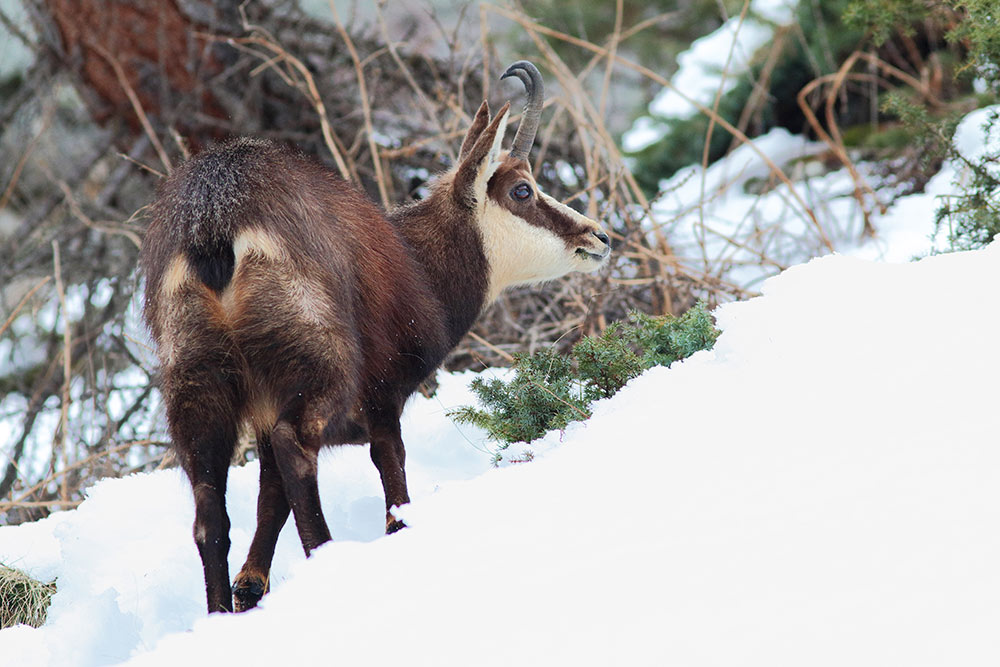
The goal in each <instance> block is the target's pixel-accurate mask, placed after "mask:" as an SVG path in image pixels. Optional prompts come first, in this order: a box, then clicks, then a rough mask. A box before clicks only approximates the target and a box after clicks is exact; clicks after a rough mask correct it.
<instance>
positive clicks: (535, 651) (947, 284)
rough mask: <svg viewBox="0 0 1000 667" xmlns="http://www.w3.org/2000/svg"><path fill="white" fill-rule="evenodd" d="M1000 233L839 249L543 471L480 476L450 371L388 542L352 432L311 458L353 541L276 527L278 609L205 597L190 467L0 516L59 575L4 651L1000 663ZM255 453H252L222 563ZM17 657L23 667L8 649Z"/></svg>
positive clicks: (555, 443)
mask: <svg viewBox="0 0 1000 667" xmlns="http://www.w3.org/2000/svg"><path fill="white" fill-rule="evenodd" d="M998 281H1000V244H994V245H992V246H990V247H989V248H987V249H984V250H980V251H976V252H967V253H960V254H952V255H940V256H934V257H929V258H926V259H923V260H921V261H918V262H908V263H889V262H874V261H870V260H864V259H859V258H855V257H847V256H837V255H833V256H828V257H825V258H821V259H817V260H813V261H811V262H809V263H808V264H805V265H800V266H796V267H793V268H791V269H789V270H787V271H785V272H783V273H782V274H781V275H780V276H778V277H775V278H771V279H769V280H767V281H766V282H765V283H764V284H763V286H762V296H760V297H758V298H754V299H751V300H749V301H745V302H740V303H732V304H727V305H725V306H722V307H720V308H719V309H718V310H717V311H716V317H717V320H718V323H719V326H720V327H721V328H722V329H723V334H722V336H721V337H720V338H719V340H718V342H717V344H716V347H715V349H714V350H713V351H710V352H702V353H699V354H696V355H695V356H694V357H692V358H690V359H688V360H687V361H685V362H682V363H679V364H675V365H674V366H673V367H672V368H671V369H662V368H661V369H654V370H652V371H649V372H647V373H646V374H644V375H643V376H641V377H639V378H637V379H635V380H634V381H633V382H631V383H630V384H629V385H628V386H627V387H626V388H625V389H623V390H622V391H621V392H620V393H619V394H618V395H617V396H615V397H613V398H611V399H608V400H606V401H602V402H601V403H599V404H597V405H596V408H595V413H594V416H593V417H592V418H591V419H590V420H589V421H587V422H585V423H577V424H573V425H571V426H570V427H569V428H567V429H566V431H565V432H563V433H552V434H549V435H548V436H547V437H546V439H545V441H544V442H543V443H541V446H540V447H539V449H538V451H539V452H540V454H539V455H537V456H536V458H535V460H534V461H533V462H531V463H527V464H519V465H513V466H509V467H505V468H500V469H492V468H490V466H489V459H490V457H489V453H488V452H487V451H486V450H487V449H488V447H489V446H490V445H489V444H488V443H486V442H485V441H484V440H483V435H482V433H480V432H478V431H476V430H475V429H472V428H469V427H462V428H461V429H460V428H459V427H457V426H455V425H454V424H452V423H451V422H450V421H449V420H448V419H447V418H446V417H445V416H444V414H443V413H444V410H445V409H446V408H447V407H452V406H456V405H460V404H463V403H468V402H471V401H472V398H471V396H470V395H469V394H468V390H467V389H466V387H467V385H468V382H469V380H470V377H471V375H470V374H463V375H454V376H453V375H443V376H442V378H441V379H442V387H441V390H440V392H439V394H438V396H437V397H436V398H433V399H424V398H422V397H418V398H416V399H414V400H413V401H412V402H411V404H410V406H409V407H408V410H407V413H406V415H405V419H404V438H405V439H406V441H407V443H408V445H407V446H408V452H409V456H408V460H407V467H408V474H409V477H410V480H411V491H412V496H413V498H414V502H413V503H412V504H411V505H409V506H407V507H405V508H402V509H401V510H400V514H401V515H402V516H403V518H405V520H406V521H407V522H408V524H409V525H410V528H408V529H407V530H405V531H402V532H400V533H398V534H395V535H392V536H389V537H384V536H381V535H379V532H380V530H381V527H382V507H381V489H380V486H379V483H378V477H377V474H376V473H375V469H374V466H372V465H371V463H370V461H369V460H368V454H367V451H366V448H364V447H349V448H341V449H337V450H332V451H330V452H328V453H327V454H326V455H325V456H324V457H323V459H322V466H321V488H322V494H323V503H324V509H325V511H326V515H327V518H328V520H329V521H330V523H331V527H332V531H333V533H334V535H335V536H336V537H337V541H335V542H333V543H331V544H329V545H325V546H324V547H322V548H320V549H319V550H318V551H317V552H316V553H315V554H314V556H313V557H312V558H310V559H308V560H306V559H305V558H304V557H303V556H302V553H301V549H300V548H299V546H298V543H297V538H296V536H295V534H294V531H293V529H292V527H291V526H290V525H289V526H286V529H285V532H284V533H283V534H282V538H281V540H280V542H279V545H278V550H277V555H276V558H275V565H274V579H273V591H272V593H271V594H270V595H269V596H267V597H265V599H264V601H263V602H262V605H261V608H260V609H258V610H255V611H253V612H250V613H247V614H244V615H240V616H227V617H223V616H212V617H206V616H205V614H204V611H203V606H204V601H203V595H204V592H203V589H202V579H201V572H200V565H199V562H198V557H197V553H196V550H195V547H194V544H193V541H192V539H191V528H190V526H191V522H192V508H191V497H190V490H189V488H188V487H187V483H186V481H185V480H184V479H183V478H182V476H181V475H180V474H179V473H178V472H177V471H175V470H165V471H160V472H156V473H152V474H144V475H135V476H132V477H129V478H126V479H121V480H106V481H103V482H101V483H99V484H97V485H96V486H95V487H93V488H92V489H91V490H90V492H89V494H88V499H87V500H86V501H85V502H84V503H83V504H82V505H81V506H80V507H79V508H78V509H77V510H74V511H69V512H63V513H60V514H57V515H54V516H52V517H50V518H48V519H46V520H44V521H41V522H38V523H35V524H27V525H24V526H17V527H6V528H0V561H3V562H6V563H8V564H13V565H16V566H18V567H22V568H24V569H26V570H28V571H29V572H30V573H32V574H34V575H35V576H38V577H42V578H51V577H58V586H59V592H58V593H57V595H56V596H55V598H54V601H53V604H52V607H51V611H50V616H49V621H48V624H47V625H45V626H43V627H42V628H41V629H37V630H33V629H27V628H15V629H10V630H3V631H2V632H0V655H3V656H4V662H5V664H17V665H103V664H115V663H119V662H122V661H127V660H128V661H129V664H133V665H164V664H177V663H178V662H181V663H183V662H185V661H186V662H188V663H190V664H206V663H209V662H211V661H214V660H220V661H221V660H225V661H235V662H246V663H248V664H262V663H265V662H267V661H274V660H280V661H282V662H283V663H291V662H294V661H296V660H301V661H306V662H310V663H327V662H332V661H338V662H341V663H343V664H388V663H389V661H396V660H404V661H406V662H408V663H410V664H435V665H467V664H477V665H508V664H588V665H603V664H635V665H644V664H688V665H718V664H767V665H801V664H810V665H823V664H830V665H835V664H858V665H883V664H907V665H929V664H962V665H992V664H996V662H997V660H998V659H1000V635H997V633H996V632H995V628H996V626H997V624H998V622H1000V609H998V608H997V606H996V604H995V601H996V599H997V597H998V595H1000V570H998V568H997V567H996V563H997V562H1000V533H998V532H997V531H996V530H995V526H996V525H997V523H998V521H1000V450H998V449H997V447H996V433H997V432H1000V413H998V412H997V411H996V409H995V398H996V397H995V392H994V389H995V387H996V382H995V379H994V378H996V377H998V376H1000V348H998V347H997V345H996V340H998V339H1000V304H998V302H997V300H996V298H995V294H994V290H993V286H994V285H996V284H997V283H998ZM256 474H257V471H256V466H255V465H254V464H250V465H247V466H246V467H244V468H239V469H234V470H233V471H232V473H231V476H230V480H231V481H230V488H229V493H228V502H229V511H230V515H231V517H232V521H233V531H232V536H233V548H232V555H231V563H230V567H231V570H232V571H233V572H235V571H236V569H237V568H238V567H239V565H240V564H241V560H242V558H243V557H244V555H245V553H246V549H247V546H248V543H249V540H250V536H251V532H252V529H253V525H254V514H253V512H254V502H255V491H256ZM8 661H9V662H8Z"/></svg>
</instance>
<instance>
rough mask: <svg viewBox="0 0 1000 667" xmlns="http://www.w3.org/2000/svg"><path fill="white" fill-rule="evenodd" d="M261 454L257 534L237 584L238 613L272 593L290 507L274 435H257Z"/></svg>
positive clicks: (237, 578)
mask: <svg viewBox="0 0 1000 667" xmlns="http://www.w3.org/2000/svg"><path fill="white" fill-rule="evenodd" d="M257 452H258V454H259V455H260V492H259V494H258V495H257V531H256V532H255V533H254V536H253V542H251V544H250V552H249V554H248V555H247V560H246V563H244V564H243V568H242V569H241V570H240V573H239V574H238V575H236V580H235V581H234V582H233V608H234V609H235V610H236V611H246V610H248V609H253V608H254V607H256V606H257V603H258V602H260V599H261V597H263V596H264V594H265V593H267V592H268V589H269V579H270V572H271V561H272V560H273V558H274V547H275V545H276V544H277V543H278V535H279V534H280V533H281V529H282V527H283V526H284V525H285V521H287V520H288V514H289V511H290V508H289V506H288V500H287V499H286V498H285V488H284V486H283V485H282V483H281V473H280V472H279V471H278V464H277V462H276V461H275V460H274V449H273V448H272V447H271V434H270V433H268V434H259V435H258V436H257Z"/></svg>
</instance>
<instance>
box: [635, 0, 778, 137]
mask: <svg viewBox="0 0 1000 667" xmlns="http://www.w3.org/2000/svg"><path fill="white" fill-rule="evenodd" d="M797 4H798V2H797V0H755V1H754V2H751V4H750V13H749V15H748V16H746V17H744V18H743V20H742V21H741V20H740V17H739V16H738V15H737V16H733V17H731V18H729V19H728V20H726V21H725V22H724V23H723V24H722V25H721V26H719V28H717V29H716V30H715V31H713V32H711V33H709V34H707V35H705V36H704V37H701V38H699V39H696V40H695V41H693V42H692V43H691V46H689V47H688V48H687V50H685V51H683V52H682V53H680V54H679V55H678V56H677V71H676V72H674V75H673V76H672V77H671V79H670V83H671V86H670V87H665V88H663V90H661V91H660V92H659V93H658V94H657V95H656V97H655V98H653V101H652V102H651V103H650V105H649V112H650V114H651V116H641V117H639V118H638V119H637V120H636V121H635V123H634V124H633V126H632V128H631V129H629V130H628V131H627V132H625V134H624V136H623V137H622V147H623V148H624V149H625V150H626V151H628V152H636V151H640V150H642V149H643V148H645V147H647V146H649V145H650V144H653V143H655V142H656V141H659V140H660V139H661V138H663V136H664V135H665V134H666V132H667V131H668V128H669V126H668V124H667V123H668V122H669V120H671V119H677V118H687V117H689V116H692V115H694V114H695V113H697V109H696V108H695V107H694V106H693V105H692V104H691V102H689V101H688V100H689V99H691V100H694V101H695V102H698V103H700V104H702V105H703V106H707V107H710V106H712V101H713V100H714V99H715V96H716V94H720V91H721V94H725V93H726V92H728V91H729V90H731V89H732V88H733V87H734V86H735V85H736V83H737V82H738V81H739V80H740V78H741V77H742V76H743V75H744V74H746V73H747V72H748V71H749V70H750V62H751V59H752V57H753V55H754V53H756V51H757V50H758V49H760V48H761V47H763V46H765V45H766V44H767V43H768V42H770V41H771V40H772V38H773V37H774V26H775V25H783V24H787V23H790V22H791V21H792V20H793V18H794V10H795V6H796V5H797ZM723 73H725V75H723ZM678 91H680V92H678ZM682 94H683V96H682ZM686 98H687V99H686Z"/></svg>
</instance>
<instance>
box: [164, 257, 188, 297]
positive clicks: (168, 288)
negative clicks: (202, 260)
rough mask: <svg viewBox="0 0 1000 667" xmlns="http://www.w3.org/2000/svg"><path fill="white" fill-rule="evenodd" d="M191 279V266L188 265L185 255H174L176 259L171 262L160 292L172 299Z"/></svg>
mask: <svg viewBox="0 0 1000 667" xmlns="http://www.w3.org/2000/svg"><path fill="white" fill-rule="evenodd" d="M191 278H192V273H191V265H190V264H188V261H187V260H186V259H185V258H184V255H174V258H173V259H172V260H170V266H168V267H167V270H166V272H165V273H164V274H163V283H162V285H161V287H160V290H161V291H162V292H163V295H164V296H165V297H170V296H172V295H173V294H174V293H175V292H176V291H177V290H178V289H180V288H181V286H182V285H184V283H186V282H187V281H188V280H190V279H191Z"/></svg>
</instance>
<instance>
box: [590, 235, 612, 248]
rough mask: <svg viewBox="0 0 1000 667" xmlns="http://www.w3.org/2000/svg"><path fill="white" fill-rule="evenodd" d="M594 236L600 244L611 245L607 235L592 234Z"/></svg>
mask: <svg viewBox="0 0 1000 667" xmlns="http://www.w3.org/2000/svg"><path fill="white" fill-rule="evenodd" d="M594 236H596V237H597V238H598V239H600V241H601V243H603V244H604V245H607V246H609V245H611V239H609V238H608V235H607V234H605V233H604V232H594Z"/></svg>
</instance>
